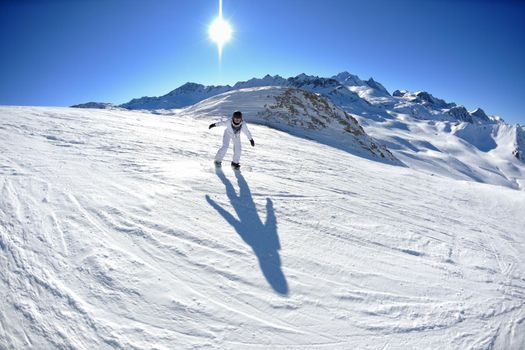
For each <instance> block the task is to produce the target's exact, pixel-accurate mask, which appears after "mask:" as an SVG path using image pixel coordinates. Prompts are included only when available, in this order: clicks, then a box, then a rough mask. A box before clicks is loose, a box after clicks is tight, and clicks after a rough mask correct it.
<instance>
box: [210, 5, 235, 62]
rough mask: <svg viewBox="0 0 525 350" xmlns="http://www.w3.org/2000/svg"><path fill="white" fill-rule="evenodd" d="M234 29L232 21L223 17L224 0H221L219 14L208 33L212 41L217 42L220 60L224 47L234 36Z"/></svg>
mask: <svg viewBox="0 0 525 350" xmlns="http://www.w3.org/2000/svg"><path fill="white" fill-rule="evenodd" d="M232 33H233V29H232V26H231V25H230V23H228V22H227V21H225V20H224V18H222V0H219V16H218V17H217V18H215V20H214V21H213V22H212V23H211V24H210V27H209V28H208V34H209V36H210V39H211V41H213V42H215V43H216V44H217V49H218V50H219V60H220V59H221V55H222V47H223V46H224V44H225V43H227V42H228V41H229V40H230V39H231V37H232Z"/></svg>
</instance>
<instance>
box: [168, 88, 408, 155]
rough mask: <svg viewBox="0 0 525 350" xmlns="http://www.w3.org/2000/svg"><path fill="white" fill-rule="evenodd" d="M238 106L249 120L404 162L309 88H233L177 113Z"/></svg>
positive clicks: (220, 113) (202, 113)
mask: <svg viewBox="0 0 525 350" xmlns="http://www.w3.org/2000/svg"><path fill="white" fill-rule="evenodd" d="M237 109H240V110H242V111H243V113H244V114H245V116H246V120H247V121H248V122H252V123H253V122H255V123H258V124H263V125H267V126H271V127H273V128H275V129H279V130H283V131H287V132H289V133H291V134H294V135H297V136H302V137H307V138H310V139H314V140H316V141H318V142H322V143H325V144H327V145H330V146H334V147H339V148H342V149H344V150H346V151H350V152H352V153H354V154H359V155H361V156H364V157H370V158H373V159H375V160H380V161H385V162H389V163H392V164H398V165H400V164H401V163H400V162H399V161H398V160H397V159H396V158H395V157H394V156H393V155H392V153H390V151H389V150H388V149H387V148H386V147H385V146H384V145H382V144H380V143H378V142H377V141H376V140H373V139H371V138H370V137H369V136H368V135H367V134H366V133H365V131H364V130H363V128H362V127H361V126H360V125H359V123H358V122H357V121H356V120H355V118H353V117H352V116H351V115H350V114H348V113H346V112H344V111H343V110H341V109H340V108H339V107H337V106H336V105H334V104H333V103H331V102H330V101H329V100H327V99H326V98H324V97H323V95H320V94H314V93H311V92H308V91H306V90H301V89H295V88H289V87H259V88H249V89H240V90H233V91H230V92H227V93H224V94H221V95H217V96H215V97H212V98H209V99H207V100H204V101H202V102H200V103H197V104H195V105H193V106H191V107H188V108H186V109H184V110H181V111H178V113H179V114H178V115H188V116H190V117H196V118H210V117H211V118H221V119H224V118H228V117H229V116H230V114H231V111H234V110H237Z"/></svg>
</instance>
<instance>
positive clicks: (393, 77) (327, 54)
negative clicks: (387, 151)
mask: <svg viewBox="0 0 525 350" xmlns="http://www.w3.org/2000/svg"><path fill="white" fill-rule="evenodd" d="M218 7H219V0H187V1H182V0H180V1H178V0H0V104H9V105H46V106H50V105H54V106H67V105H71V104H76V103H82V102H87V101H100V102H113V103H123V102H126V101H128V100H130V99H131V98H134V97H141V96H158V95H163V94H165V93H167V92H169V91H171V90H173V89H174V88H176V87H178V86H180V85H182V84H184V83H185V82H187V81H192V82H197V83H202V84H206V85H208V84H216V85H217V84H221V85H222V84H233V83H235V82H237V81H239V80H247V79H250V78H252V77H262V76H264V75H265V74H267V73H269V74H272V75H274V74H279V75H281V76H284V77H289V76H294V75H297V74H299V73H303V72H304V73H306V74H310V75H319V76H332V75H334V74H336V73H339V72H341V71H349V72H351V73H353V74H357V75H359V76H360V77H361V78H366V79H368V78H369V77H373V78H374V79H376V80H377V81H379V82H381V83H383V85H385V86H386V87H387V89H389V90H390V91H391V92H392V91H393V90H395V89H407V90H412V91H419V90H426V91H429V92H430V93H432V94H434V95H435V96H437V97H440V98H444V99H446V100H447V101H454V102H456V103H458V104H463V105H465V106H466V107H467V108H468V109H470V110H471V109H474V108H475V107H478V106H479V107H482V108H483V109H485V111H486V112H487V113H489V114H496V115H500V116H501V117H503V118H504V119H505V120H507V121H508V122H511V123H517V122H519V123H521V124H525V108H524V107H525V106H524V101H525V1H518V0H516V1H511V0H499V1H498V0H493V1H491V0H396V1H379V0H366V1H365V0H359V1H354V0H316V1H314V0H264V1H262V0H223V13H224V17H225V18H226V19H227V20H229V22H230V23H231V24H232V26H233V27H234V31H235V32H234V38H233V40H232V41H230V42H229V43H227V44H226V45H225V46H224V49H223V56H222V63H221V64H220V65H219V63H218V58H217V48H216V46H215V44H214V43H212V42H211V41H210V40H209V38H208V33H207V31H208V25H209V24H210V23H211V22H212V21H213V19H214V18H215V17H216V16H217V14H218Z"/></svg>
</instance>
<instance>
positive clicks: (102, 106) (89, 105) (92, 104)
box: [71, 102, 125, 110]
mask: <svg viewBox="0 0 525 350" xmlns="http://www.w3.org/2000/svg"><path fill="white" fill-rule="evenodd" d="M71 107H72V108H96V109H114V110H115V109H117V110H124V109H125V108H123V107H119V106H116V105H114V104H113V103H105V102H87V103H81V104H78V105H73V106H71Z"/></svg>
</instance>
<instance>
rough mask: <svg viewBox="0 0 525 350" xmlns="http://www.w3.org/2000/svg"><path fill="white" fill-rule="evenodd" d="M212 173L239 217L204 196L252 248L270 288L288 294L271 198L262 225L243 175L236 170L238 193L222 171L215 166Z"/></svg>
mask: <svg viewBox="0 0 525 350" xmlns="http://www.w3.org/2000/svg"><path fill="white" fill-rule="evenodd" d="M215 173H216V174H217V176H218V177H219V179H220V180H221V181H222V183H223V184H224V186H225V187H226V195H227V196H228V198H229V200H230V202H231V205H232V206H233V209H234V210H235V212H236V213H237V217H238V219H237V218H236V217H234V216H233V215H232V214H230V213H229V212H228V211H226V210H225V209H224V208H223V207H221V206H220V205H219V204H217V202H215V201H214V200H213V199H211V198H210V196H208V195H206V200H207V201H208V203H209V204H210V205H211V206H212V207H213V208H214V209H215V210H217V212H218V213H219V214H221V215H222V217H223V218H224V219H225V220H226V221H227V222H228V223H229V224H230V225H232V226H233V227H234V228H235V230H236V231H237V233H238V234H239V236H241V238H242V239H243V240H244V242H246V243H247V244H248V245H249V246H250V247H251V248H252V250H253V252H254V253H255V256H257V260H258V261H259V266H260V267H261V271H262V273H263V275H264V277H265V278H266V280H267V281H268V283H269V284H270V285H271V286H272V288H273V289H274V290H275V291H276V292H277V293H279V294H283V295H287V294H288V283H287V282H286V277H285V276H284V274H283V271H282V269H281V258H280V256H279V249H281V246H280V243H279V236H278V235H277V220H276V218H275V211H274V209H273V203H272V200H271V199H270V198H266V222H265V223H264V224H263V222H262V221H261V219H260V218H259V214H258V213H257V208H256V207H255V203H254V202H253V198H252V194H251V191H250V188H249V187H248V184H247V183H246V180H245V179H244V177H243V176H242V174H241V173H240V172H239V171H235V177H236V178H237V182H238V184H239V195H237V194H236V193H235V189H234V187H233V185H232V183H231V182H230V180H228V179H227V178H226V176H225V175H224V172H223V171H222V170H221V169H220V168H217V170H216V171H215Z"/></svg>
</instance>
